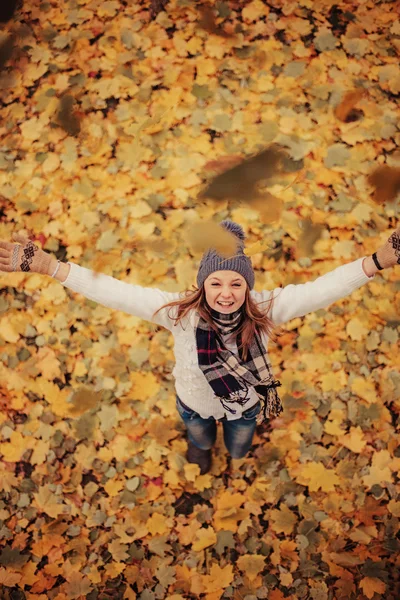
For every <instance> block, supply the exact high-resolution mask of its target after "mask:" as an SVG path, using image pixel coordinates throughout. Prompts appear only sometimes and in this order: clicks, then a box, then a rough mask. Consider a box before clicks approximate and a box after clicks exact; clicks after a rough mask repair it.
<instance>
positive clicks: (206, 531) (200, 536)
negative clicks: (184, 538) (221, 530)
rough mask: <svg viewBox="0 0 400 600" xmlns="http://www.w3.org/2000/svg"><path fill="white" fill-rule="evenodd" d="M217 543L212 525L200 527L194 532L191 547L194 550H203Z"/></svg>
mask: <svg viewBox="0 0 400 600" xmlns="http://www.w3.org/2000/svg"><path fill="white" fill-rule="evenodd" d="M216 543H217V535H216V533H215V531H214V529H213V528H212V527H207V528H201V529H199V530H198V531H197V532H196V537H195V540H194V542H193V544H192V548H193V550H194V551H195V552H198V551H200V550H204V548H208V547H209V546H213V545H214V544H216Z"/></svg>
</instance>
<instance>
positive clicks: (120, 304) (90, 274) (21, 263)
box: [0, 235, 180, 329]
mask: <svg viewBox="0 0 400 600" xmlns="http://www.w3.org/2000/svg"><path fill="white" fill-rule="evenodd" d="M13 238H14V240H16V241H17V242H19V244H21V245H19V244H16V243H9V242H3V241H0V271H7V272H11V271H25V272H32V273H40V274H42V275H49V276H50V277H54V279H57V280H58V281H60V283H62V284H63V285H64V286H65V287H67V288H69V289H70V290H72V291H74V292H77V293H78V294H82V295H83V296H85V297H86V298H89V299H90V300H93V301H94V302H98V303H99V304H102V305H104V306H108V307H109V308H114V309H116V310H122V311H123V312H126V313H129V314H131V315H135V316H137V317H140V318H142V319H145V320H146V321H151V322H153V323H157V325H161V326H163V327H166V328H167V329H171V328H172V325H173V320H172V319H171V318H170V317H169V316H168V309H164V310H162V311H160V312H159V313H157V315H156V316H153V315H154V312H155V311H157V310H158V309H159V308H160V307H161V306H163V305H164V304H166V303H168V302H171V301H172V300H178V299H179V297H180V294H179V292H163V291H162V290H159V289H156V288H145V287H142V286H140V285H133V284H130V283H126V282H124V281H120V280H119V279H116V278H114V277H111V276H109V275H103V274H102V273H96V272H94V271H92V270H90V269H86V268H85V267H80V266H79V265H76V264H74V263H67V264H66V263H62V262H60V261H58V260H57V259H55V258H53V257H52V256H51V255H50V254H48V253H47V252H45V251H44V250H42V249H41V248H39V247H38V246H37V245H36V244H34V243H33V242H32V241H31V240H29V239H28V238H26V237H25V236H20V235H14V236H13Z"/></svg>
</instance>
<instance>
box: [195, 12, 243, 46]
mask: <svg viewBox="0 0 400 600" xmlns="http://www.w3.org/2000/svg"><path fill="white" fill-rule="evenodd" d="M199 13H200V20H199V22H198V25H199V27H201V29H204V30H205V31H207V33H211V34H213V35H218V36H219V37H222V38H225V39H228V38H233V37H235V35H234V34H232V33H228V32H226V31H225V30H224V29H223V27H222V25H219V24H217V22H216V16H215V13H214V11H213V9H212V7H211V6H208V5H206V6H201V7H199Z"/></svg>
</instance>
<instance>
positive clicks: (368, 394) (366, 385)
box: [351, 377, 378, 404]
mask: <svg viewBox="0 0 400 600" xmlns="http://www.w3.org/2000/svg"><path fill="white" fill-rule="evenodd" d="M351 391H352V392H353V394H356V395H357V396H359V397H360V398H362V399H363V400H366V401H367V402H368V403H369V404H372V403H373V402H376V401H377V400H378V395H377V392H376V389H375V385H374V382H373V381H371V380H369V379H365V378H364V377H355V378H354V379H353V381H352V382H351Z"/></svg>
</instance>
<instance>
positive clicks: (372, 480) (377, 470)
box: [361, 466, 392, 488]
mask: <svg viewBox="0 0 400 600" xmlns="http://www.w3.org/2000/svg"><path fill="white" fill-rule="evenodd" d="M361 480H362V482H363V483H364V485H366V486H367V487H368V488H371V487H372V486H373V485H375V484H377V485H381V484H382V483H392V473H391V471H390V469H389V467H385V468H384V469H382V468H381V467H377V466H371V467H369V473H368V475H364V476H363V477H361Z"/></svg>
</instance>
